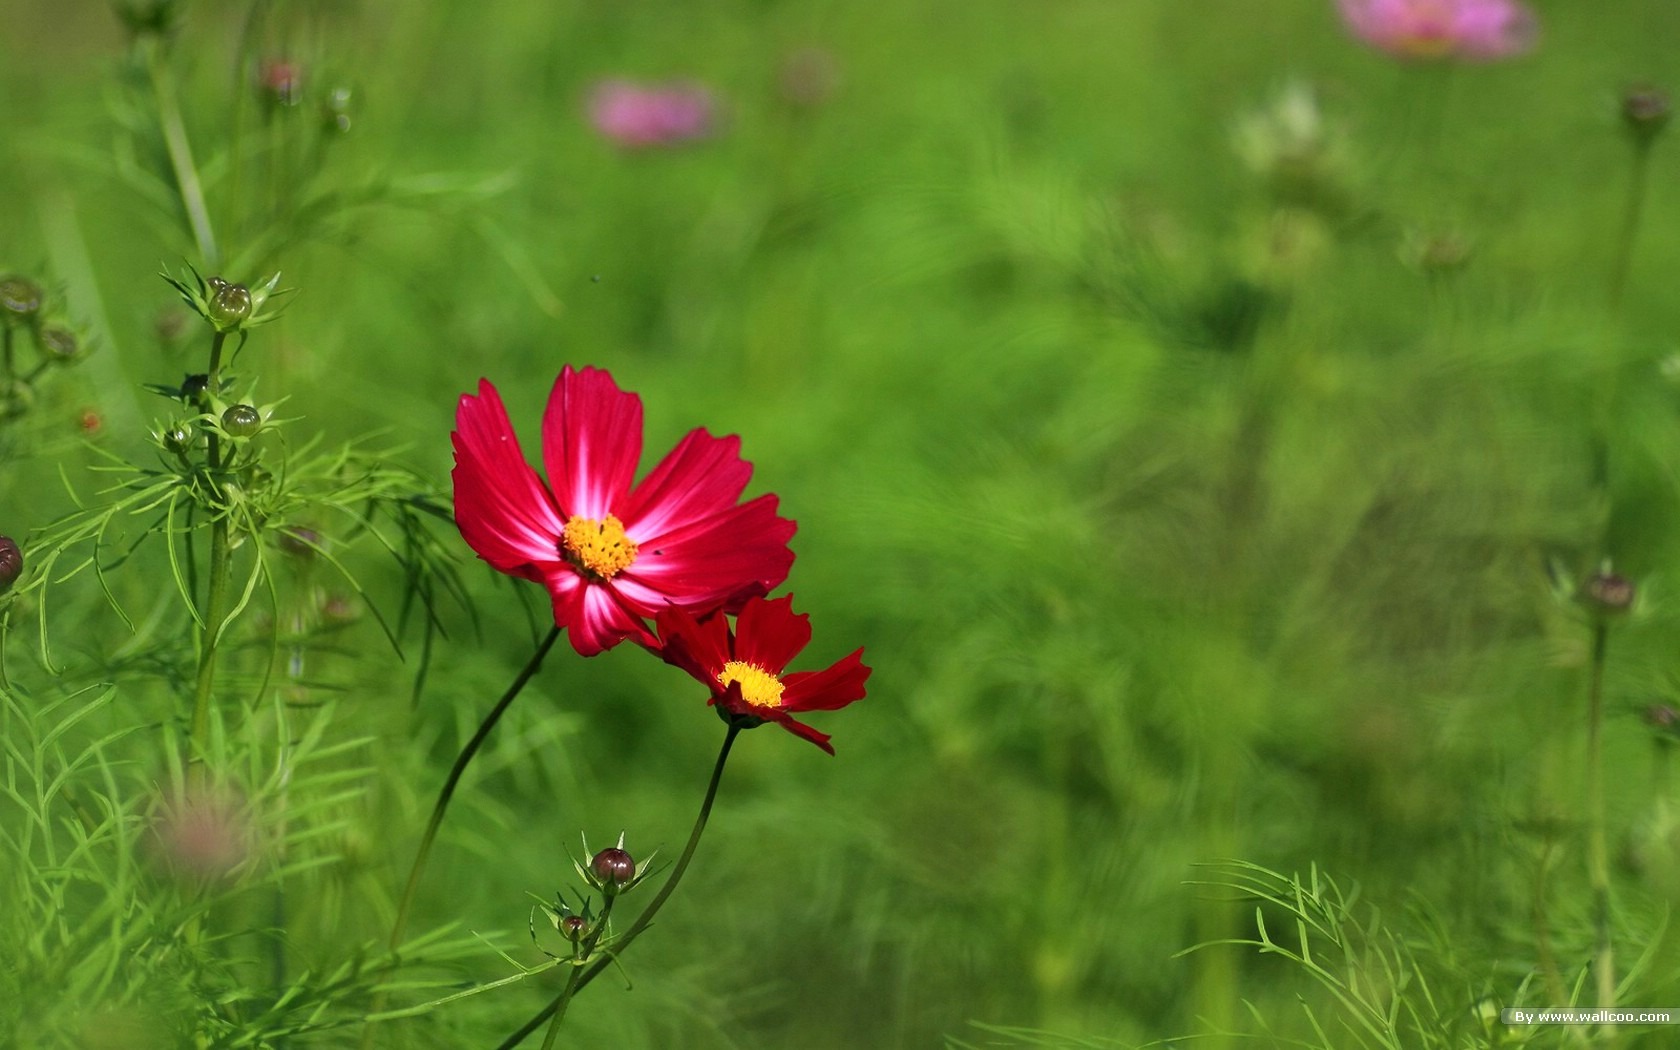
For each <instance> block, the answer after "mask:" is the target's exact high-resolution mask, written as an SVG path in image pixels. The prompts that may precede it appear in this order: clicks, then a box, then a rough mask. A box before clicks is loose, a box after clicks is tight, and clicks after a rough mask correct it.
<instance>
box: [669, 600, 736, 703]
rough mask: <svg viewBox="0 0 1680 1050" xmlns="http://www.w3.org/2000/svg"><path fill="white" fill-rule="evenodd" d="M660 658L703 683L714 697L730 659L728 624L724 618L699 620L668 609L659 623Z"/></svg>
mask: <svg viewBox="0 0 1680 1050" xmlns="http://www.w3.org/2000/svg"><path fill="white" fill-rule="evenodd" d="M657 625H658V628H659V640H660V644H661V647H662V648H661V652H660V655H661V656H663V657H664V658H665V660H666V662H667V663H671V664H674V665H676V666H677V667H680V668H682V669H683V670H685V671H687V672H688V673H689V674H691V675H693V676H694V677H695V678H696V679H698V680H699V681H701V682H704V683H705V684H706V686H707V688H709V689H710V690H711V691H712V693H713V694H714V695H715V694H716V693H717V691H718V675H719V674H721V673H722V672H723V665H724V664H726V663H728V662H729V661H730V660H731V659H732V657H731V656H730V655H729V621H727V620H725V619H724V618H723V616H722V615H721V614H719V615H714V616H709V617H707V618H706V619H705V620H696V619H695V618H694V616H693V615H692V614H691V613H689V612H688V611H687V610H686V609H680V608H677V607H675V606H667V607H666V608H664V609H661V610H660V611H659V618H658V621H657Z"/></svg>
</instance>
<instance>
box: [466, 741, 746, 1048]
mask: <svg viewBox="0 0 1680 1050" xmlns="http://www.w3.org/2000/svg"><path fill="white" fill-rule="evenodd" d="M740 732H741V729H740V727H739V726H737V725H735V724H734V723H730V725H729V732H728V733H726V734H725V735H724V738H723V747H721V748H719V749H718V757H717V764H716V765H714V766H713V767H712V779H711V782H710V783H708V784H707V785H706V798H705V801H703V802H701V803H700V815H699V816H698V817H696V818H694V829H693V830H692V831H690V832H689V833H688V844H687V845H686V846H684V847H683V851H682V856H680V857H678V858H677V866H676V867H675V868H673V869H671V877H670V878H668V879H666V880H665V885H663V886H661V887H659V893H658V894H656V895H655V896H654V898H653V900H651V901H649V902H648V906H647V908H646V909H645V910H644V911H643V912H642V914H641V915H639V916H637V917H636V921H635V922H634V923H631V925H630V928H629V929H628V930H625V931H624V934H623V936H621V937H617V938H614V940H613V950H612V952H611V953H610V954H609V955H608V957H607V958H604V959H600V960H598V961H596V962H595V963H594V964H593V965H591V966H590V967H589V969H588V970H586V971H584V973H583V976H582V977H579V978H578V979H577V980H576V981H575V982H573V981H567V982H566V988H565V989H564V990H563V991H561V993H560V994H559V995H558V996H556V997H555V1000H554V1001H553V1002H552V1003H549V1004H548V1005H547V1006H545V1007H543V1008H542V1009H541V1010H539V1011H537V1014H536V1016H534V1017H532V1018H531V1019H530V1020H529V1021H526V1022H525V1023H524V1024H523V1025H521V1026H520V1028H519V1030H518V1031H517V1032H514V1033H513V1034H512V1035H510V1036H508V1037H507V1038H506V1039H504V1040H503V1041H502V1043H501V1045H500V1046H498V1047H497V1048H496V1050H513V1048H514V1047H516V1046H518V1045H519V1044H520V1043H522V1042H524V1041H525V1037H526V1036H528V1035H530V1034H531V1033H532V1032H535V1031H536V1030H537V1029H538V1028H539V1027H541V1025H542V1023H543V1022H544V1021H546V1020H548V1019H549V1017H550V1016H554V1015H558V1014H560V1013H561V1012H562V1011H563V1010H564V1009H565V1006H566V1003H567V1002H568V1001H570V999H571V997H572V996H573V995H576V994H577V993H578V992H580V991H582V990H583V987H584V986H585V985H587V984H588V983H589V982H590V981H593V980H594V979H595V978H596V977H597V976H598V975H599V974H600V972H601V971H602V970H604V969H606V968H607V964H608V963H610V962H611V961H612V960H613V958H615V957H617V956H619V955H622V954H623V953H624V951H625V950H626V949H628V948H629V947H630V944H631V942H632V941H634V940H635V939H636V938H637V937H639V936H641V934H642V931H643V930H646V929H647V928H648V924H649V923H651V922H653V917H654V916H655V915H657V914H658V913H659V909H660V908H661V907H663V906H664V904H665V902H666V901H667V900H669V899H670V896H671V894H672V893H674V892H675V891H676V888H677V883H679V882H681V881H682V877H683V872H685V871H687V870H688V862H689V861H691V860H693V859H694V850H695V848H696V847H698V846H699V845H700V836H701V834H702V833H704V832H705V830H706V818H707V817H709V816H711V813H712V802H713V800H715V799H716V798H717V791H718V784H719V783H721V782H722V781H723V766H724V763H725V762H727V761H729V749H730V748H731V747H733V746H734V744H735V738H736V737H737V736H739V735H740ZM574 976H576V975H575V974H574ZM574 985H575V987H574ZM557 1028H558V1021H556V1023H555V1025H553V1026H551V1027H550V1028H549V1040H550V1041H552V1039H553V1038H554V1032H555V1030H556V1029H557ZM543 1045H544V1046H545V1047H546V1046H548V1045H549V1043H548V1042H545V1043H544V1044H543Z"/></svg>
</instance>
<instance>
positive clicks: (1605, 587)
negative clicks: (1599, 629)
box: [1581, 569, 1636, 616]
mask: <svg viewBox="0 0 1680 1050" xmlns="http://www.w3.org/2000/svg"><path fill="white" fill-rule="evenodd" d="M1635 593H1636V592H1635V589H1634V586H1633V581H1632V580H1630V579H1628V578H1627V577H1626V576H1623V575H1622V574H1621V573H1617V572H1610V571H1609V570H1607V569H1605V570H1600V571H1598V572H1595V573H1593V574H1592V575H1591V576H1589V577H1587V582H1586V584H1585V585H1584V586H1583V587H1582V588H1581V599H1582V601H1584V602H1585V603H1586V604H1587V607H1588V608H1590V609H1592V610H1593V611H1594V612H1597V613H1600V614H1602V615H1606V616H1613V615H1618V614H1621V613H1625V612H1627V611H1628V610H1629V609H1631V608H1633V599H1634V596H1635Z"/></svg>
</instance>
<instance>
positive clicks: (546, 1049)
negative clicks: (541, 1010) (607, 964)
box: [542, 897, 618, 1050]
mask: <svg viewBox="0 0 1680 1050" xmlns="http://www.w3.org/2000/svg"><path fill="white" fill-rule="evenodd" d="M617 899H618V898H616V897H608V898H607V902H606V903H605V904H604V905H602V906H601V917H600V918H599V919H598V920H596V922H595V929H594V930H592V931H590V934H589V937H588V938H587V939H586V940H585V941H584V943H583V947H582V948H581V949H580V950H579V951H578V954H577V959H576V960H575V961H574V962H573V964H572V972H571V973H570V974H568V975H567V976H566V987H565V988H564V989H562V990H561V992H560V998H558V999H556V1000H555V1001H554V1020H552V1021H550V1022H549V1025H548V1034H547V1035H545V1036H543V1045H542V1050H554V1040H555V1039H557V1038H559V1035H560V1022H561V1021H562V1020H564V1019H565V1017H566V1007H567V1006H568V1005H570V1004H571V1001H572V996H574V995H576V994H577V990H578V989H579V988H582V987H583V981H582V974H583V965H584V963H585V961H587V960H588V959H589V957H590V956H591V955H593V954H594V952H595V945H596V944H598V943H600V940H601V935H602V934H603V933H604V932H606V929H607V920H608V919H610V918H611V917H612V909H613V902H614V901H616V900H617Z"/></svg>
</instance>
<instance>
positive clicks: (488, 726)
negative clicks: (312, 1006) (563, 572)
mask: <svg viewBox="0 0 1680 1050" xmlns="http://www.w3.org/2000/svg"><path fill="white" fill-rule="evenodd" d="M559 637H560V628H558V627H554V628H550V630H549V632H548V636H547V637H546V638H544V639H543V640H542V642H541V643H539V644H538V646H537V649H536V651H535V652H534V653H532V654H531V659H529V660H528V661H526V663H525V667H524V668H523V669H522V670H521V671H520V672H519V676H518V677H517V678H515V679H514V680H513V684H512V685H510V686H508V687H507V692H505V693H503V694H502V698H501V699H500V700H498V701H496V706H495V707H493V708H491V709H490V713H489V714H488V715H485V716H484V721H483V722H481V723H479V726H478V732H476V733H474V734H473V735H472V739H471V740H468V741H467V746H465V747H463V748H462V749H461V753H460V754H459V755H456V756H455V764H454V765H453V766H451V767H450V769H449V776H447V777H445V778H444V781H443V790H441V791H439V792H438V797H437V801H436V802H435V803H433V804H432V815H431V818H430V819H429V820H427V821H426V830H425V832H424V833H423V834H422V835H421V836H420V849H419V850H418V851H417V852H416V853H415V855H414V867H412V868H411V869H409V872H408V884H407V885H406V886H405V887H404V888H403V895H402V900H401V901H400V902H398V904H397V920H396V922H394V923H393V924H392V925H391V942H390V944H391V950H392V951H393V952H394V951H396V950H397V946H398V945H400V944H402V937H403V931H404V930H406V929H407V928H408V913H409V911H410V910H411V909H412V908H413V907H414V895H415V892H416V891H417V890H419V888H420V876H421V874H422V873H423V872H424V871H425V870H426V859H427V858H428V857H430V856H431V853H432V843H433V842H434V841H435V840H436V839H437V833H438V828H439V827H440V826H441V825H442V824H443V814H444V811H445V810H447V809H448V808H449V800H450V799H451V798H453V797H454V795H455V788H456V786H457V785H458V784H460V782H461V775H462V774H463V773H465V772H466V771H467V766H468V764H470V763H471V762H472V760H473V756H474V755H477V754H478V749H479V748H481V747H483V746H484V741H485V739H486V738H487V737H489V736H490V731H491V730H492V729H494V728H496V723H497V722H500V721H501V720H502V715H503V714H504V713H506V711H507V709H508V706H509V705H510V704H512V703H513V700H514V698H515V697H517V696H518V695H519V693H520V691H521V690H523V689H524V688H525V683H527V682H529V681H530V680H531V676H532V675H535V674H536V673H537V669H538V668H540V667H542V662H543V657H545V656H547V655H548V651H549V650H550V649H552V648H553V647H554V642H555V640H556V639H558V638H559Z"/></svg>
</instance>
